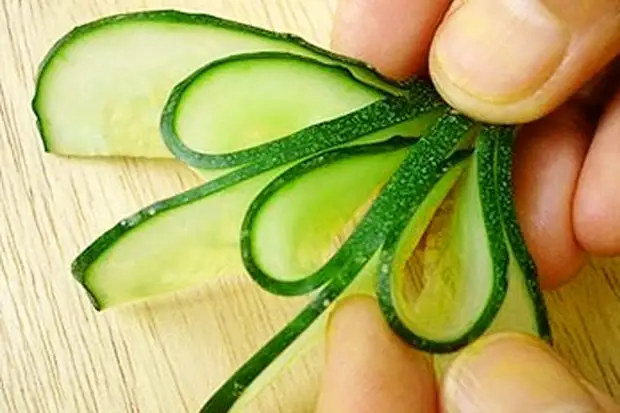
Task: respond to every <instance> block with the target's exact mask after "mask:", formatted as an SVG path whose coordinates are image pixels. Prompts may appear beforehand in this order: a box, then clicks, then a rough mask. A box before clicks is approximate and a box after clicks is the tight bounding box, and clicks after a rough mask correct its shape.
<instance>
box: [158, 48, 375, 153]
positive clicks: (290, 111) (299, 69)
mask: <svg viewBox="0 0 620 413" xmlns="http://www.w3.org/2000/svg"><path fill="white" fill-rule="evenodd" d="M384 97H386V94H385V93H384V92H383V91H381V90H379V89H375V88H374V87H372V86H370V85H367V84H365V83H361V82H360V81H359V80H357V79H355V77H353V75H352V73H351V72H350V71H349V70H348V69H347V68H343V67H342V66H338V65H334V64H328V63H322V62H320V61H317V60H314V59H310V58H307V57H302V56H297V55H293V54H290V53H276V52H260V53H253V54H239V55H234V56H231V57H228V58H224V59H221V60H216V61H214V62H212V63H209V64H207V65H206V66H204V67H202V68H201V69H199V70H197V71H196V72H194V73H193V74H192V75H191V76H190V77H189V78H187V79H186V80H184V81H183V82H182V83H181V84H180V85H179V86H177V87H175V89H174V90H173V92H172V95H171V100H172V103H170V102H169V103H168V104H167V105H166V106H167V108H166V109H165V111H164V122H163V125H164V129H168V128H174V131H175V132H176V134H177V135H178V136H180V137H181V138H182V142H183V144H184V145H186V146H187V147H188V148H189V149H191V150H192V151H196V152H203V153H208V154H213V155H217V154H225V153H230V152H237V151H239V150H242V149H248V148H252V147H254V146H258V145H260V144H263V143H266V142H270V141H273V140H276V139H278V138H281V137H285V136H287V135H290V134H292V133H294V132H297V131H299V130H301V129H305V128H306V127H308V126H311V125H313V124H316V123H319V122H324V121H326V120H329V119H332V118H336V117H339V116H342V115H344V114H347V113H350V112H353V111H356V110H358V109H361V108H362V107H364V106H367V105H369V104H371V103H373V102H376V101H378V100H381V99H383V98H384ZM167 116H174V119H173V120H174V123H173V124H171V123H170V121H171V120H172V119H167Z"/></svg>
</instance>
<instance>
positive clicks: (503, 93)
mask: <svg viewBox="0 0 620 413" xmlns="http://www.w3.org/2000/svg"><path fill="white" fill-rule="evenodd" d="M450 3H451V4H450ZM448 9H449V10H448ZM333 48H334V49H336V50H337V51H339V52H342V53H344V54H347V55H351V56H353V57H357V58H360V59H362V60H364V61H366V62H368V63H370V64H372V65H374V66H376V67H377V68H378V69H379V70H380V71H382V72H383V73H385V74H386V75H388V76H391V77H394V78H406V77H408V76H410V75H412V74H414V73H417V74H421V73H422V74H423V73H426V70H427V68H430V70H429V72H430V75H431V77H432V79H433V81H434V83H435V85H436V87H437V89H438V90H439V92H440V93H441V94H442V96H443V97H444V98H445V99H446V101H447V102H449V103H450V104H451V105H452V106H453V107H455V108H456V109H458V110H460V111H462V112H464V113H465V114H467V115H469V116H471V117H474V118H476V119H479V120H483V121H487V122H493V123H527V125H526V126H525V127H524V128H523V129H522V130H521V133H520V136H519V139H518V142H517V147H516V156H515V168H514V182H515V193H516V203H517V210H518V217H519V220H520V223H521V226H522V228H523V231H524V236H525V239H526V242H527V244H528V247H529V249H530V251H531V253H532V256H533V258H534V260H535V262H536V264H537V267H538V270H539V273H540V277H541V285H542V286H543V288H555V287H558V286H560V285H563V284H564V283H566V282H567V281H568V280H569V279H571V278H572V277H573V276H574V275H575V274H577V273H578V271H579V269H580V268H581V267H582V265H583V263H584V262H585V258H586V254H587V253H590V254H595V255H616V254H620V191H619V190H618V189H617V182H618V181H617V179H618V178H617V177H618V176H620V88H619V86H620V59H619V58H618V56H619V54H620V0H455V1H453V2H451V1H450V0H389V1H388V0H341V2H340V4H339V7H338V11H337V15H336V20H335V24H334V33H333ZM614 59H615V60H614ZM604 68H606V69H604ZM601 115H602V116H601Z"/></svg>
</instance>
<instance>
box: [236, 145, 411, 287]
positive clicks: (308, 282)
mask: <svg viewBox="0 0 620 413" xmlns="http://www.w3.org/2000/svg"><path fill="white" fill-rule="evenodd" d="M415 143H416V141H415V140H413V139H407V138H402V137H394V138H392V139H390V140H388V141H385V142H379V143H374V144H368V145H359V146H350V147H345V148H340V149H335V150H332V151H330V152H326V153H324V154H320V155H317V156H314V157H312V158H309V159H307V160H305V161H302V162H300V163H298V164H296V165H295V166H293V167H292V168H290V169H288V170H287V171H285V172H284V173H282V174H281V175H280V176H278V177H277V178H276V179H274V180H273V181H271V183H269V185H267V187H265V189H263V191H262V192H261V193H260V194H259V195H258V196H257V197H256V198H255V199H254V201H253V202H252V204H251V205H250V208H249V209H248V212H247V214H246V216H245V219H244V222H243V226H242V231H241V254H242V257H243V263H244V266H245V268H246V271H247V272H248V273H249V275H250V276H251V277H252V279H253V280H254V281H255V282H256V283H257V284H258V285H260V286H261V287H262V288H263V289H265V290H266V291H269V292H271V293H272V294H276V295H282V296H298V295H303V294H307V293H310V292H312V291H314V290H316V289H317V288H319V287H321V286H322V285H324V284H325V283H326V282H327V281H328V279H329V275H330V274H329V273H327V272H320V271H319V272H317V273H315V274H313V275H311V276H309V277H306V278H304V279H301V280H299V281H292V282H286V281H281V280H277V279H274V278H272V277H271V276H269V274H267V273H265V272H264V271H263V270H262V269H261V268H260V266H259V265H258V264H257V263H256V261H255V259H254V254H253V243H252V240H253V237H252V234H253V224H254V222H255V219H256V216H257V214H258V213H259V212H260V210H261V208H262V207H263V206H264V205H265V203H266V202H267V201H268V200H269V199H270V198H271V197H273V196H275V195H276V194H277V192H278V191H279V190H280V189H282V188H283V187H285V186H287V185H290V184H294V180H295V179H296V178H298V177H301V176H302V175H304V174H307V173H310V172H312V171H313V170H315V169H317V168H321V167H324V166H328V165H329V164H331V163H334V162H337V161H340V160H343V159H346V158H348V157H353V156H359V155H368V154H379V153H384V152H393V151H398V150H402V149H404V148H407V147H409V146H411V145H415Z"/></svg>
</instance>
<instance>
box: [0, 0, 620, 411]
mask: <svg viewBox="0 0 620 413" xmlns="http://www.w3.org/2000/svg"><path fill="white" fill-rule="evenodd" d="M147 8H149V9H155V8H178V9H182V10H188V11H202V12H207V13H213V14H217V15H219V16H222V17H228V18H234V19H236V20H239V21H242V22H247V23H251V24H254V25H258V26H262V27H268V28H273V29H276V30H282V31H290V32H295V33H297V34H300V35H302V36H303V37H305V38H307V39H309V40H311V41H313V42H315V43H318V44H321V45H324V46H327V44H328V40H329V32H330V26H331V19H332V16H333V12H334V8H335V1H324V0H305V1H304V0H260V1H259V0H201V1H198V0H197V1H191V0H185V1H182V0H151V1H148V2H147V1H145V0H144V1H141V0H50V1H44V0H3V1H2V2H0V165H1V166H0V196H1V199H0V412H10V413H13V412H19V413H29V412H32V413H35V412H36V413H41V412H46V413H47V412H50V413H55V412H63V413H73V412H79V413H82V412H105V413H110V412H115V413H116V412H119V413H122V412H149V413H151V412H152V413H157V412H166V413H170V412H195V411H196V410H197V408H198V407H200V406H201V405H202V403H203V402H204V400H205V398H206V397H208V395H209V394H210V393H211V392H212V391H213V390H214V389H215V388H216V387H217V386H218V385H219V384H220V383H221V382H222V381H223V380H224V379H225V378H226V377H227V376H228V375H229V374H230V373H231V372H232V371H233V370H234V369H235V368H236V367H237V366H239V365H240V363H242V362H243V361H244V360H245V359H246V358H247V357H248V356H250V355H251V354H252V353H253V352H254V351H255V350H256V349H257V348H258V347H259V346H260V345H261V344H262V343H263V342H264V341H265V340H266V339H267V338H268V337H270V336H271V335H272V334H273V333H274V332H275V331H277V329H278V328H280V327H281V326H283V325H284V323H285V322H286V321H287V320H288V319H290V317H291V316H292V315H293V314H294V313H295V311H296V310H297V309H298V308H299V306H300V305H301V303H302V301H301V300H281V299H277V298H274V297H271V296H268V295H267V294H265V293H262V292H261V291H260V290H258V289H257V288H256V287H255V286H254V285H252V284H251V283H250V282H248V281H247V280H246V279H245V278H244V277H242V276H241V275H231V277H230V278H227V279H224V280H221V281H218V282H214V283H212V284H210V285H208V286H204V287H203V288H198V289H194V290H192V291H187V292H183V293H179V294H176V295H172V296H169V297H165V298H161V299H157V300H154V301H152V302H149V303H146V304H140V305H135V306H130V307H126V308H122V309H119V310H115V311H111V312H105V313H102V314H97V313H95V312H94V311H93V309H92V308H91V307H90V304H89V303H88V300H87V299H86V297H85V296H84V295H83V293H82V291H81V290H80V289H79V288H78V286H77V285H76V283H75V282H74V281H73V280H72V278H71V275H70V273H69V271H68V269H69V264H70V262H71V260H72V259H73V258H74V256H75V255H76V254H77V253H78V252H79V251H80V249H81V248H83V247H84V246H85V245H87V243H88V242H89V241H91V240H92V239H93V238H94V237H95V236H97V235H98V234H99V233H100V232H102V231H103V230H105V229H107V228H108V227H109V226H111V225H112V224H114V223H116V222H117V221H118V220H119V219H120V218H121V217H123V216H125V215H127V214H129V213H131V212H133V211H135V210H137V209H139V208H141V207H142V206H144V205H145V204H147V203H149V202H151V201H154V200H156V199H160V198H163V197H165V196H169V195H172V194H174V193H177V192H179V191H181V190H182V189H185V188H188V187H190V186H193V185H195V184H197V181H196V179H195V178H194V176H193V175H192V174H191V173H189V172H188V171H187V170H186V169H185V168H183V167H181V166H180V165H178V164H176V163H175V162H172V161H170V162H147V161H132V160H107V161H102V160H71V159H66V158H57V157H54V156H51V155H45V154H43V152H42V147H41V144H40V141H39V138H38V135H37V133H36V130H35V123H34V117H33V115H32V113H31V111H30V106H29V105H30V100H31V98H32V95H33V83H34V82H33V79H34V74H35V71H36V68H37V65H38V64H39V62H40V60H41V58H42V56H43V55H44V54H45V53H46V52H47V50H48V48H49V47H50V46H51V45H52V43H53V42H54V41H55V40H56V39H57V38H58V37H60V36H61V35H63V34H64V33H65V32H66V31H68V30H70V29H71V28H72V27H73V26H74V25H76V24H81V23H84V22H86V21H88V20H92V19H94V18H98V17H101V16H103V15H106V14H111V13H118V12H123V11H130V10H138V9H147ZM619 273H620V261H618V260H606V261H596V262H593V263H592V264H591V265H590V266H589V267H588V269H586V270H585V271H584V273H583V275H582V277H581V278H580V279H579V280H578V281H577V282H576V283H574V284H572V285H571V286H570V287H568V288H566V289H564V290H563V291H560V292H556V293H553V294H549V299H550V303H551V312H552V318H553V326H554V329H555V333H556V337H557V348H558V349H559V351H560V352H561V353H562V354H563V355H565V356H566V357H567V358H568V359H569V360H570V361H571V362H572V363H573V364H574V365H575V366H576V367H577V368H578V369H579V370H580V371H581V372H583V373H584V374H585V375H586V376H587V377H588V378H589V379H591V380H593V381H594V382H595V383H596V385H598V386H599V387H600V388H602V389H603V390H607V391H609V392H611V393H612V394H614V395H615V396H620V351H618V350H617V347H618V343H620V327H619V326H620V317H619V316H618V314H620V283H619V279H620V278H619V276H618V274H619ZM233 343H234V344H233ZM320 352H321V349H317V352H315V353H311V354H310V355H309V356H308V357H306V358H304V359H303V360H301V361H300V362H299V365H298V366H296V367H297V368H296V369H295V371H294V373H287V374H286V375H284V376H283V378H282V379H280V380H278V381H277V382H276V383H274V386H273V387H272V388H271V389H270V390H269V391H267V392H265V394H263V395H262V396H261V397H259V398H258V399H257V400H256V402H254V403H252V404H251V405H250V406H249V407H248V411H251V412H310V411H312V404H313V400H314V397H315V393H316V386H317V383H318V377H319V371H320V365H321V356H320Z"/></svg>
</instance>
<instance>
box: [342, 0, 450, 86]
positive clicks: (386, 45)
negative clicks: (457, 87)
mask: <svg viewBox="0 0 620 413" xmlns="http://www.w3.org/2000/svg"><path fill="white" fill-rule="evenodd" d="M449 4H450V0H390V1H386V0H340V2H339V3H338V8H337V10H336V16H335V19H334V25H333V32H332V48H333V49H334V50H335V51H337V52H340V53H343V54H346V55H349V56H352V57H355V58H358V59H361V60H363V61H365V62H367V63H369V64H371V65H373V66H375V67H376V68H377V69H378V70H379V71H380V72H382V73H383V74H385V75H386V76H389V77H392V78H395V79H399V80H402V79H406V78H408V77H410V76H411V75H412V74H414V73H419V72H420V71H424V70H425V69H426V61H427V56H428V50H429V47H430V44H431V40H432V38H433V34H434V31H435V29H436V28H437V26H438V24H439V22H440V21H441V18H442V16H443V14H444V12H445V11H446V9H447V8H448V5H449Z"/></svg>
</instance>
